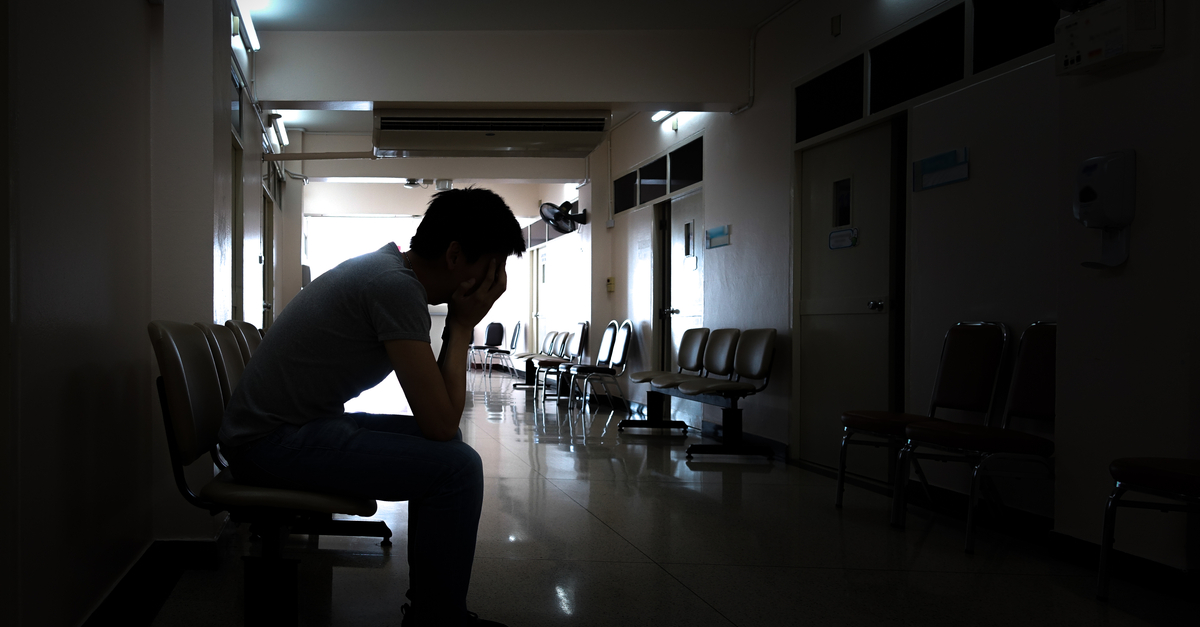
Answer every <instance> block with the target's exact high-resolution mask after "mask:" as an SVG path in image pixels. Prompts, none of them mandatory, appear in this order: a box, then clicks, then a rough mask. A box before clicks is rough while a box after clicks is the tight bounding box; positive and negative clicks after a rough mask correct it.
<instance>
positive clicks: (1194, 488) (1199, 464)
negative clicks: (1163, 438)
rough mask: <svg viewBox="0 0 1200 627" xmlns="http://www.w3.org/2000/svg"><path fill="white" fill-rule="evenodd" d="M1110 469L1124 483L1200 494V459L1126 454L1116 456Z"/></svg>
mask: <svg viewBox="0 0 1200 627" xmlns="http://www.w3.org/2000/svg"><path fill="white" fill-rule="evenodd" d="M1108 471H1109V472H1110V473H1112V477H1113V479H1115V480H1117V481H1120V482H1122V483H1125V482H1128V483H1132V484H1134V485H1139V486H1143V487H1146V488H1151V489H1154V490H1162V491H1164V492H1171V493H1173V494H1185V495H1188V496H1193V497H1195V496H1200V459H1181V458H1177V457H1124V458H1121V459H1117V460H1113V463H1111V464H1109V466H1108Z"/></svg>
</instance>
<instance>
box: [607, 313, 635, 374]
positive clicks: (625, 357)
mask: <svg viewBox="0 0 1200 627" xmlns="http://www.w3.org/2000/svg"><path fill="white" fill-rule="evenodd" d="M632 341H633V323H632V322H630V321H629V320H628V319H626V320H625V322H622V323H621V326H620V327H618V328H617V337H616V338H615V339H614V340H613V352H612V357H610V358H609V360H608V367H609V368H614V369H617V370H621V371H622V372H624V368H625V365H626V364H628V363H629V344H630V343H631V342H632Z"/></svg>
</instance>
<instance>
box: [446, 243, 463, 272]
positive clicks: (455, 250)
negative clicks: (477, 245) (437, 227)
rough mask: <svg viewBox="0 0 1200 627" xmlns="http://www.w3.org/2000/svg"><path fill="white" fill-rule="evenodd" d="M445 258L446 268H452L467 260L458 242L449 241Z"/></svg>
mask: <svg viewBox="0 0 1200 627" xmlns="http://www.w3.org/2000/svg"><path fill="white" fill-rule="evenodd" d="M445 259H446V269H447V270H454V269H455V268H457V267H458V266H459V265H460V264H463V263H466V261H467V260H466V258H465V257H464V255H463V251H462V246H461V245H459V243H458V242H450V245H449V246H447V247H446V255H445Z"/></svg>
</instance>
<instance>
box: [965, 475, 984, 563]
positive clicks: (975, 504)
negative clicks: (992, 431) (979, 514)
mask: <svg viewBox="0 0 1200 627" xmlns="http://www.w3.org/2000/svg"><path fill="white" fill-rule="evenodd" d="M985 461H987V460H986V459H982V460H980V461H979V463H978V464H976V465H975V470H974V472H972V473H971V495H970V496H969V497H968V498H967V539H966V542H965V544H964V545H963V551H966V552H967V553H974V552H975V513H976V510H978V509H979V482H980V481H982V480H983V464H984V462H985Z"/></svg>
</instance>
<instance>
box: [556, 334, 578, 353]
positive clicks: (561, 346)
mask: <svg viewBox="0 0 1200 627" xmlns="http://www.w3.org/2000/svg"><path fill="white" fill-rule="evenodd" d="M572 335H575V334H574V333H568V332H566V331H563V332H561V333H559V334H558V338H557V339H555V340H554V349H553V351H552V352H551V353H550V356H551V357H565V356H566V354H567V342H569V341H571V336H572Z"/></svg>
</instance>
